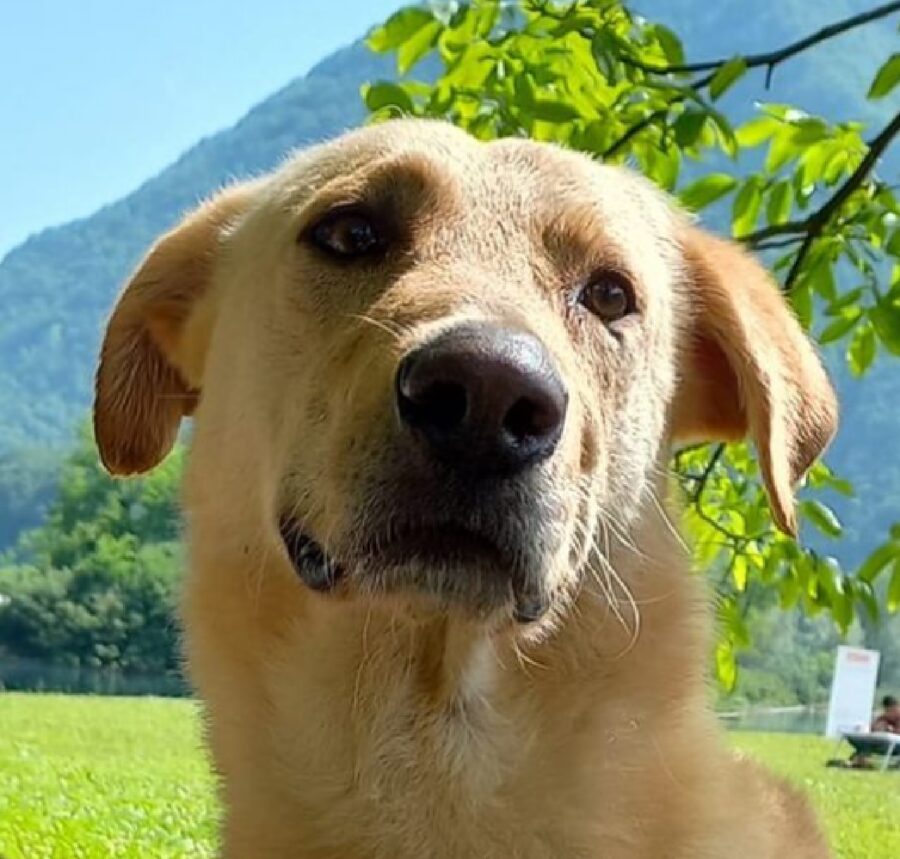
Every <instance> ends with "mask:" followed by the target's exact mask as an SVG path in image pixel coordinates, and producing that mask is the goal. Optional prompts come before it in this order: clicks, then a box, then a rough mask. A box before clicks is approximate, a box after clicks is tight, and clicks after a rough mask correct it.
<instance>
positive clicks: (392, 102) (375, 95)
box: [363, 81, 414, 113]
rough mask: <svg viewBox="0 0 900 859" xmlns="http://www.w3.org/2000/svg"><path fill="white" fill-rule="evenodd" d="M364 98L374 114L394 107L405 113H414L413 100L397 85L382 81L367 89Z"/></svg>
mask: <svg viewBox="0 0 900 859" xmlns="http://www.w3.org/2000/svg"><path fill="white" fill-rule="evenodd" d="M363 97H364V98H365V102H366V107H368V108H369V110H371V111H372V112H373V113H374V112H375V111H377V110H382V109H384V108H388V107H394V108H397V109H398V110H401V111H402V112H404V113H412V112H413V111H414V107H413V103H412V99H411V98H410V97H409V93H407V92H406V90H404V89H403V87H401V86H399V85H398V84H395V83H390V82H387V81H380V82H379V83H376V84H371V85H369V86H367V87H365V92H364V95H363Z"/></svg>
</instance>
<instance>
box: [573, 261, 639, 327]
mask: <svg viewBox="0 0 900 859" xmlns="http://www.w3.org/2000/svg"><path fill="white" fill-rule="evenodd" d="M578 301H579V303H580V304H582V305H583V306H584V307H586V308H587V309H588V310H589V311H590V312H591V313H593V314H594V315H595V316H598V317H599V318H600V319H602V320H603V321H604V322H607V323H609V322H616V321H618V320H619V319H622V318H623V317H625V316H628V314H629V313H634V311H635V309H636V306H635V299H634V289H633V287H632V285H631V283H629V281H628V280H627V279H626V278H625V277H624V276H623V275H621V274H619V273H618V272H611V271H610V272H603V273H602V274H600V275H597V276H596V277H594V278H593V279H592V280H590V281H589V282H588V283H587V284H586V285H585V286H584V287H583V289H582V290H581V293H580V294H579V296H578Z"/></svg>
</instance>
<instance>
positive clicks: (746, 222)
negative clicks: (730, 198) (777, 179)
mask: <svg viewBox="0 0 900 859" xmlns="http://www.w3.org/2000/svg"><path fill="white" fill-rule="evenodd" d="M761 204H762V191H761V190H760V186H759V180H758V179H757V178H756V177H751V178H750V179H749V180H747V182H745V183H744V187H743V188H741V190H740V191H738V193H737V196H736V197H735V198H734V205H733V206H732V210H731V231H732V233H733V234H734V235H735V236H736V237H740V236H745V235H747V234H748V233H751V232H753V229H754V228H755V227H756V220H757V218H758V217H759V208H760V205H761Z"/></svg>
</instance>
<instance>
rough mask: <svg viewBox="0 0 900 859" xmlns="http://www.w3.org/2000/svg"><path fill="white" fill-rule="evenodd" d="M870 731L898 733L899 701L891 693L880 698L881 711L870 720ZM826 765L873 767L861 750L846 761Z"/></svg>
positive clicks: (861, 768) (863, 768)
mask: <svg viewBox="0 0 900 859" xmlns="http://www.w3.org/2000/svg"><path fill="white" fill-rule="evenodd" d="M871 731H872V733H873V734H900V701H898V700H897V699H896V698H895V697H894V696H893V695H885V696H884V698H882V699H881V712H880V713H879V714H878V715H877V716H876V717H875V718H874V719H873V720H872V727H871ZM895 754H896V752H895ZM828 766H830V767H844V768H849V769H859V770H869V769H874V766H873V765H872V761H871V760H870V759H869V756H868V755H867V754H863V753H862V752H854V753H853V755H852V756H851V757H850V760H847V761H841V760H837V759H833V760H830V761H828Z"/></svg>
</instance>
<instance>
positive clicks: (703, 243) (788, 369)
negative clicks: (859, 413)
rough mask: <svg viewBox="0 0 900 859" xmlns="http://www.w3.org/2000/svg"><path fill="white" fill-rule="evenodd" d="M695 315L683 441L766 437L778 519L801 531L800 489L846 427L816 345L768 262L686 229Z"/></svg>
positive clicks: (762, 457)
mask: <svg viewBox="0 0 900 859" xmlns="http://www.w3.org/2000/svg"><path fill="white" fill-rule="evenodd" d="M681 244H682V248H683V255H684V261H685V275H686V295H685V296H684V297H685V299H686V302H685V303H686V312H687V314H688V317H689V321H688V324H687V329H686V330H685V331H684V332H683V334H682V336H683V340H682V344H683V345H682V354H681V361H680V380H679V386H678V390H677V393H676V398H675V403H674V412H673V417H672V433H673V438H674V439H675V440H680V441H687V440H694V441H697V440H703V441H712V440H723V441H727V440H733V439H737V438H743V437H744V436H747V435H749V436H750V437H751V438H752V439H753V441H754V443H755V444H756V448H757V453H758V456H759V462H760V466H761V470H762V477H763V481H764V482H765V486H766V490H767V492H768V494H769V501H770V504H771V506H772V513H773V516H774V518H775V522H776V524H777V525H778V527H779V528H781V530H783V531H785V532H786V533H789V534H796V530H797V521H796V513H795V509H794V498H793V489H794V485H795V484H796V483H797V481H798V480H799V479H800V478H801V477H802V476H803V475H804V474H805V473H806V471H807V470H808V469H809V467H810V466H811V465H812V464H813V462H814V461H815V459H816V458H817V457H818V456H819V455H820V454H821V453H822V452H823V451H824V449H825V447H826V446H827V445H828V443H829V441H830V440H831V438H832V436H833V435H834V433H835V430H836V429H837V402H836V399H835V394H834V390H833V388H832V387H831V383H830V382H829V380H828V376H827V375H826V373H825V370H824V369H823V367H822V364H821V362H820V361H819V358H818V356H817V355H816V352H815V350H814V349H813V346H812V344H811V343H810V341H809V339H808V338H807V336H806V334H805V333H804V332H803V330H802V328H801V327H800V325H799V324H798V322H797V320H796V319H795V317H794V316H793V314H792V313H791V311H790V309H789V308H788V306H787V303H786V302H785V300H784V298H783V296H782V295H781V292H780V290H779V289H778V286H777V285H776V283H775V282H774V281H773V280H772V278H771V277H770V276H769V275H768V274H767V273H766V271H765V269H764V268H763V267H762V266H761V265H760V264H759V263H758V262H757V261H756V260H754V259H753V258H752V257H751V256H750V255H749V254H747V253H745V252H744V251H743V250H742V249H741V248H739V247H738V246H737V245H735V244H734V243H732V242H729V241H725V240H723V239H719V238H715V237H714V236H711V235H708V234H707V233H704V232H702V231H701V230H699V229H696V228H694V227H691V226H685V227H684V228H683V231H682V241H681Z"/></svg>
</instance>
